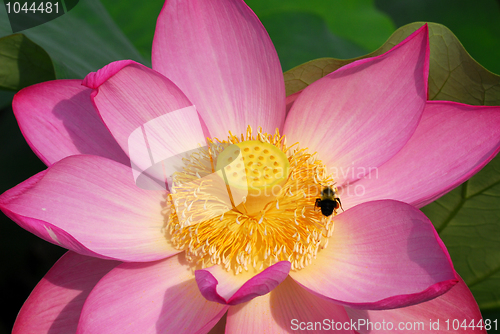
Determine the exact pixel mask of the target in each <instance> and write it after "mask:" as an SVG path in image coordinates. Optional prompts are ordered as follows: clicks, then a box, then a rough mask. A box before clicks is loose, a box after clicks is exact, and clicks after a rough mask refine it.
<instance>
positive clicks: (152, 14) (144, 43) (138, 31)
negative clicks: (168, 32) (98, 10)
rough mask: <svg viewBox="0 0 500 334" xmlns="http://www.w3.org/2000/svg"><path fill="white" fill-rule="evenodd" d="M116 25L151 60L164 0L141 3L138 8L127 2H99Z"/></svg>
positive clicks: (150, 0) (110, 0) (113, 0)
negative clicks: (158, 19) (157, 22)
mask: <svg viewBox="0 0 500 334" xmlns="http://www.w3.org/2000/svg"><path fill="white" fill-rule="evenodd" d="M101 2H102V4H103V5H104V7H106V9H107V10H108V12H109V15H111V17H113V19H114V20H115V22H116V24H117V25H118V26H119V27H120V29H121V30H122V31H123V33H124V34H125V35H126V36H127V37H128V38H129V39H130V41H131V42H132V43H133V44H134V46H135V47H136V48H137V50H139V52H140V53H141V54H142V55H143V56H144V58H145V59H151V47H152V44H153V37H154V32H155V28H156V19H157V17H158V15H159V14H160V11H161V8H162V6H163V3H164V2H165V1H164V0H149V1H147V2H141V4H140V6H134V5H131V4H130V2H127V1H116V0H101Z"/></svg>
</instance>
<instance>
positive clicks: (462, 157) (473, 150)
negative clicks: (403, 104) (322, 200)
mask: <svg viewBox="0 0 500 334" xmlns="http://www.w3.org/2000/svg"><path fill="white" fill-rule="evenodd" d="M499 129H500V108H499V107H475V106H468V105H465V104H460V103H455V102H437V101H436V102H428V103H427V106H426V108H425V111H424V114H423V117H422V121H421V122H420V124H419V126H418V128H417V130H416V131H415V134H414V135H413V137H412V138H411V139H410V140H409V141H408V143H407V144H406V146H405V147H403V149H402V150H401V151H400V152H398V153H397V154H396V155H395V156H394V157H393V158H392V159H391V160H389V161H388V162H386V163H385V164H384V165H382V166H381V167H379V168H378V169H376V170H374V171H373V172H372V174H370V175H367V176H366V177H365V178H363V179H361V180H359V181H358V182H356V183H354V184H352V185H349V186H348V187H346V188H345V189H344V191H343V193H345V194H346V195H345V196H343V197H342V204H343V205H344V207H345V208H347V207H351V206H353V205H356V204H358V203H362V202H365V201H370V200H374V199H386V198H387V199H396V200H400V201H404V202H407V203H410V204H412V205H415V206H417V207H422V206H424V205H426V204H428V203H430V202H432V201H434V200H435V199H437V198H439V197H440V196H442V195H444V194H445V193H447V192H448V191H450V190H451V189H453V188H455V187H456V186H458V185H459V184H461V183H463V182H464V181H465V180H467V179H468V178H470V177H471V176H472V175H474V174H475V173H477V172H478V171H479V170H480V169H481V168H483V167H484V165H486V164H487V163H488V162H489V161H490V160H491V159H492V158H493V157H494V156H495V155H496V154H497V153H498V151H499V150H500V131H499Z"/></svg>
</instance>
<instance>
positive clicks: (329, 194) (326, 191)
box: [314, 187, 344, 217]
mask: <svg viewBox="0 0 500 334" xmlns="http://www.w3.org/2000/svg"><path fill="white" fill-rule="evenodd" d="M314 206H315V207H318V208H321V213H322V214H323V215H324V216H326V217H328V216H331V215H332V213H334V212H335V214H337V210H338V208H341V209H342V211H344V208H342V203H341V202H340V198H339V197H338V195H337V193H336V192H335V190H333V189H332V188H331V187H325V188H323V190H322V191H321V198H316V203H315V204H314Z"/></svg>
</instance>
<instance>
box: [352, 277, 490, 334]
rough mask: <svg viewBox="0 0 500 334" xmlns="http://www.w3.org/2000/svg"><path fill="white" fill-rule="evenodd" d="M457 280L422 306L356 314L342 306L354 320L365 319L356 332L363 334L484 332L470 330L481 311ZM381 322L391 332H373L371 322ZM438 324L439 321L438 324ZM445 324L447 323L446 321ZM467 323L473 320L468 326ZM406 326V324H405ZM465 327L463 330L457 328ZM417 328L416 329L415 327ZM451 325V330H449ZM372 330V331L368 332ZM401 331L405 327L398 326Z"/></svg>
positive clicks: (462, 284) (479, 317)
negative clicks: (406, 328) (449, 287)
mask: <svg viewBox="0 0 500 334" xmlns="http://www.w3.org/2000/svg"><path fill="white" fill-rule="evenodd" d="M457 277H458V278H459V283H458V284H457V285H455V286H454V287H453V288H451V289H450V291H448V292H446V293H445V294H443V295H441V296H439V297H438V298H436V299H433V300H429V301H427V302H425V303H421V304H417V305H413V306H409V307H405V308H399V309H394V310H383V311H360V310H355V309H351V308H349V307H346V310H347V313H348V314H349V316H350V317H351V318H353V320H354V321H356V322H359V320H360V319H363V320H365V321H364V322H363V320H362V323H363V324H364V325H363V326H362V327H359V328H358V332H359V333H361V334H365V333H389V332H391V333H392V332H394V333H408V334H409V333H417V332H418V333H486V330H484V327H483V328H477V327H476V328H472V327H471V326H470V325H472V324H474V325H478V324H480V321H481V324H482V325H483V326H484V322H482V317H481V312H479V307H478V306H477V303H476V301H475V300H474V297H473V296H472V293H471V292H470V290H469V288H467V285H466V284H465V283H464V281H463V280H462V279H461V278H460V277H459V276H458V275H457ZM367 319H369V320H370V321H371V322H372V325H371V326H372V327H370V326H369V325H367V324H366V320H367ZM382 321H385V323H386V328H387V326H392V327H393V328H395V329H394V331H387V330H385V331H384V330H375V328H373V326H375V324H374V323H376V322H380V323H382ZM438 321H439V322H438ZM447 321H448V322H447ZM471 321H473V322H472V323H471ZM389 322H391V323H392V325H388V323H389ZM400 323H402V326H409V327H411V330H398V331H396V329H398V326H400V325H399V324H400ZM408 323H409V325H407V324H408ZM464 323H465V324H466V326H464V327H460V325H463V324H464ZM417 326H420V328H417ZM453 326H455V328H454V327H453ZM372 328H373V330H372ZM402 328H405V327H402Z"/></svg>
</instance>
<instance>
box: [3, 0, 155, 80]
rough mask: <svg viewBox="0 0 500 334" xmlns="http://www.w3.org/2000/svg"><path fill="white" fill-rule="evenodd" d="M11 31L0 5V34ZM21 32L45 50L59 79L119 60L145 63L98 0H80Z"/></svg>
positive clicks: (7, 33) (5, 34)
mask: <svg viewBox="0 0 500 334" xmlns="http://www.w3.org/2000/svg"><path fill="white" fill-rule="evenodd" d="M132 7H133V6H132ZM11 32H12V31H11V28H10V25H9V23H8V19H7V13H6V12H5V6H0V37H3V36H7V35H10V34H11ZM24 33H25V35H26V36H27V37H28V38H29V39H31V40H32V41H33V42H35V43H36V44H38V45H39V46H41V47H42V48H43V49H44V50H45V51H47V53H48V54H49V55H50V57H51V59H52V61H53V63H54V67H55V70H56V75H57V78H59V79H62V78H83V77H85V76H86V75H87V74H88V73H89V72H92V71H96V70H98V69H99V68H101V67H103V66H105V65H107V64H108V63H110V62H113V61H115V60H120V59H133V60H136V61H139V62H141V63H143V64H146V65H149V63H148V62H146V61H145V59H144V58H143V57H142V56H141V55H140V54H139V52H138V51H137V50H136V48H135V47H134V46H133V45H132V43H130V41H129V40H128V39H127V38H126V37H125V35H124V34H123V33H122V31H121V30H120V28H118V27H117V26H116V24H115V23H114V22H113V19H112V18H111V17H110V16H109V15H108V13H107V12H106V9H105V8H104V7H103V6H102V4H101V3H100V2H99V1H98V0H81V1H80V2H79V3H78V5H77V6H75V8H73V9H72V10H71V11H70V12H69V13H67V14H65V15H63V16H61V17H59V18H57V19H55V20H52V21H50V22H48V23H45V24H42V25H40V26H37V27H34V28H31V29H28V30H26V31H24Z"/></svg>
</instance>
